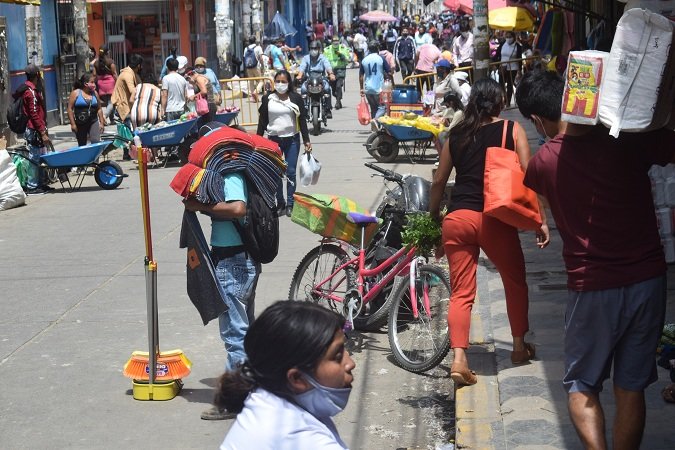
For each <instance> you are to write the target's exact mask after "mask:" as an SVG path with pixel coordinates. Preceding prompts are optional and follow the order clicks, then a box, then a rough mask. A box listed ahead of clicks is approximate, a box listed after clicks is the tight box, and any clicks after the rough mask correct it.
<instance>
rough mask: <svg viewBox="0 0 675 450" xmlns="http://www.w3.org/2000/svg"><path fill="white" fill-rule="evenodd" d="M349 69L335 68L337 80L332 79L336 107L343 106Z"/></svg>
mask: <svg viewBox="0 0 675 450" xmlns="http://www.w3.org/2000/svg"><path fill="white" fill-rule="evenodd" d="M345 78H347V69H335V81H331V89H333V95H334V96H335V109H340V108H342V94H343V93H344V92H345V90H346V89H345Z"/></svg>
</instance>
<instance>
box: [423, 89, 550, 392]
mask: <svg viewBox="0 0 675 450" xmlns="http://www.w3.org/2000/svg"><path fill="white" fill-rule="evenodd" d="M503 108H504V92H503V90H502V88H501V86H500V85H499V83H497V82H496V81H494V80H492V79H490V78H484V79H481V80H479V81H478V82H476V84H475V85H474V86H473V88H472V89H471V96H470V98H469V103H468V105H467V107H466V110H465V111H464V119H463V120H462V122H460V123H459V124H458V125H457V126H456V127H455V128H453V130H452V133H451V134H450V137H449V139H448V141H446V142H445V144H444V146H443V150H442V151H441V154H440V161H439V167H438V170H437V171H436V175H435V177H434V181H433V185H432V188H431V200H430V201H431V206H430V212H431V215H432V217H438V218H439V220H440V216H439V204H440V201H441V198H442V196H443V192H444V190H445V186H446V183H447V181H448V177H449V176H450V172H451V171H452V169H453V167H454V169H455V170H456V178H455V187H454V188H453V190H452V198H451V201H450V204H449V205H448V214H447V215H446V216H445V217H444V218H443V250H444V252H445V254H446V256H447V258H448V263H449V266H450V285H451V286H452V294H451V296H450V308H449V311H448V325H449V327H450V344H451V347H452V349H453V352H454V360H453V363H452V368H451V377H452V379H453V380H454V381H455V384H456V385H458V386H459V385H470V384H475V383H476V382H477V379H476V374H475V373H474V372H472V371H471V370H470V369H469V363H468V361H467V358H466V349H467V348H468V346H469V325H470V322H471V308H472V306H473V302H474V299H475V297H476V268H477V265H478V255H479V253H480V250H481V249H482V250H483V251H484V252H485V254H486V255H487V257H488V258H489V259H490V260H491V261H492V262H493V263H494V265H495V266H496V267H497V270H498V271H499V274H500V276H501V278H502V282H503V283H504V292H505V295H506V310H507V314H508V317H509V323H510V325H511V334H512V336H513V351H512V352H511V361H512V362H513V363H514V364H522V363H525V362H527V361H529V360H530V359H532V358H533V357H534V346H533V345H531V344H529V343H527V342H525V333H526V332H527V331H528V329H529V324H528V318H527V312H528V293H527V282H526V281H525V260H524V258H523V251H522V249H521V247H520V239H519V238H518V230H517V229H516V228H514V227H512V226H510V225H507V224H506V223H504V222H501V221H500V220H498V219H495V218H493V217H489V216H486V215H485V214H483V173H484V171H485V152H486V150H487V148H488V147H501V145H502V136H503V130H504V121H503V120H502V119H500V118H499V114H500V113H501V111H502V109H503ZM514 136H515V137H516V139H515V142H516V143H517V145H516V144H514ZM506 148H508V149H513V150H515V152H516V153H517V155H518V158H519V160H520V164H521V166H522V167H523V169H525V168H526V167H527V162H528V160H529V159H530V147H529V145H528V142H527V136H526V135H525V131H524V130H523V128H522V127H521V126H520V125H518V123H516V122H511V121H508V122H507V139H506ZM542 233H545V235H546V241H547V240H548V229H546V230H542ZM542 242H543V241H540V245H541V243H542Z"/></svg>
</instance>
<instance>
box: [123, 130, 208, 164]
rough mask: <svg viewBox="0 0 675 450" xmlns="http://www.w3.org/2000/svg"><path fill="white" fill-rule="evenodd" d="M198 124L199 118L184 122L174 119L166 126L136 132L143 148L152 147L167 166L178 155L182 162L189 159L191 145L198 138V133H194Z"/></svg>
mask: <svg viewBox="0 0 675 450" xmlns="http://www.w3.org/2000/svg"><path fill="white" fill-rule="evenodd" d="M196 124H197V119H191V120H186V121H184V122H180V121H178V120H172V121H171V122H167V125H166V126H164V127H161V128H153V129H151V130H146V131H137V132H136V134H137V135H138V137H140V139H141V143H142V144H143V148H147V149H150V150H151V151H152V154H153V156H154V157H155V158H158V159H163V160H164V161H163V165H164V166H166V164H167V163H168V162H169V159H171V158H172V157H178V158H179V159H180V160H181V162H184V161H187V155H188V153H190V147H191V146H192V144H193V143H194V142H195V141H196V140H197V136H196V133H193V129H194V128H195V126H196ZM183 156H185V159H183Z"/></svg>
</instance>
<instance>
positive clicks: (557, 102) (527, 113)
mask: <svg viewBox="0 0 675 450" xmlns="http://www.w3.org/2000/svg"><path fill="white" fill-rule="evenodd" d="M564 88H565V81H564V80H563V79H562V77H561V76H560V75H558V74H557V73H556V72H551V71H548V70H535V71H532V72H528V73H527V74H525V76H524V77H523V78H522V80H520V83H519V84H518V88H517V89H516V103H517V104H518V109H519V110H520V113H521V114H522V115H523V116H524V117H525V118H527V119H531V118H532V114H536V115H537V116H540V117H543V118H544V119H548V120H550V121H558V120H560V108H561V106H562V96H563V90H564Z"/></svg>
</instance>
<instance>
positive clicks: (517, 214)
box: [483, 120, 542, 230]
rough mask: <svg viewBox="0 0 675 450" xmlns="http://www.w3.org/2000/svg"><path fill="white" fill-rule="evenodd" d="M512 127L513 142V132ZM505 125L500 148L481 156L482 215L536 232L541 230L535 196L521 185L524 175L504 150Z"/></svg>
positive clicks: (513, 154)
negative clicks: (483, 169)
mask: <svg viewBox="0 0 675 450" xmlns="http://www.w3.org/2000/svg"><path fill="white" fill-rule="evenodd" d="M515 125H516V124H515V123H514V126H513V142H514V147H515V143H516V128H515ZM508 126H509V121H508V120H505V121H504V131H503V132H502V146H501V147H488V148H487V150H486V152H485V174H484V179H483V197H484V206H483V213H484V214H486V215H488V216H491V217H494V218H496V219H499V220H501V221H502V222H504V223H507V224H509V225H511V226H513V227H516V228H519V229H521V230H538V229H539V228H540V227H541V223H542V222H541V216H540V214H539V201H538V200H537V194H536V193H535V192H534V191H533V190H532V189H530V188H528V187H526V186H525V184H524V183H523V181H524V179H525V173H523V169H522V167H521V166H520V161H519V160H518V154H517V153H516V152H515V149H514V150H509V149H507V148H506V133H507V130H508Z"/></svg>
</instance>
